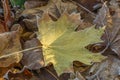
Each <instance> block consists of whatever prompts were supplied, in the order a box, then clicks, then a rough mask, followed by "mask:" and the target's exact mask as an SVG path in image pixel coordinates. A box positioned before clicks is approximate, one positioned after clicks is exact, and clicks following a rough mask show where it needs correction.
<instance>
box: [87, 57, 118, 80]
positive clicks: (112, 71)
mask: <svg viewBox="0 0 120 80" xmlns="http://www.w3.org/2000/svg"><path fill="white" fill-rule="evenodd" d="M119 63H120V60H119V59H118V58H116V57H113V56H111V57H109V58H107V59H105V60H103V61H102V62H101V63H96V64H94V65H93V66H92V67H91V69H90V71H89V73H90V74H91V75H87V76H86V79H87V80H99V79H103V80H115V78H116V77H118V76H119V75H120V74H119V73H120V65H119Z"/></svg>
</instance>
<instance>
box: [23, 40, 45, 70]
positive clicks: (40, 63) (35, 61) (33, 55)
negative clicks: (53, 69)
mask: <svg viewBox="0 0 120 80" xmlns="http://www.w3.org/2000/svg"><path fill="white" fill-rule="evenodd" d="M23 47H24V49H29V48H34V47H38V48H37V49H33V50H29V51H26V52H24V55H23V58H22V60H21V63H22V65H24V66H26V67H27V68H29V69H30V70H35V69H40V68H41V67H44V59H43V54H42V44H41V43H40V42H39V40H38V39H36V38H33V39H31V40H28V41H26V42H25V43H24V45H23Z"/></svg>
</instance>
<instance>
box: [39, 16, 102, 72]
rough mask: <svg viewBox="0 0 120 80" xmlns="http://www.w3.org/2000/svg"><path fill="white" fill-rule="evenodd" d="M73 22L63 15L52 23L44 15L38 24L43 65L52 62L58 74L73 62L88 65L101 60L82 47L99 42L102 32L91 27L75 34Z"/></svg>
mask: <svg viewBox="0 0 120 80" xmlns="http://www.w3.org/2000/svg"><path fill="white" fill-rule="evenodd" d="M73 20H74V19H73ZM73 20H72V18H71V16H69V15H68V14H63V15H62V16H61V18H60V19H58V21H56V22H54V21H52V20H51V19H50V18H49V17H48V16H47V15H45V16H44V17H43V19H41V21H40V22H39V25H40V26H39V39H40V41H41V42H42V44H43V52H44V53H43V54H44V59H45V63H46V64H47V63H49V62H52V63H53V64H54V66H55V69H56V70H57V72H58V73H61V72H63V71H64V70H65V69H67V68H69V67H70V65H71V64H72V62H73V61H74V60H79V61H81V62H83V63H85V64H90V62H91V61H99V60H100V59H101V58H102V56H100V55H94V54H92V53H90V52H89V51H88V50H86V49H85V48H84V47H85V46H86V45H88V44H89V43H94V42H98V41H100V36H101V34H102V32H103V31H102V30H96V29H94V26H93V27H90V28H87V29H85V30H81V31H79V32H75V31H74V29H75V27H76V26H77V25H76V23H75V22H74V21H73Z"/></svg>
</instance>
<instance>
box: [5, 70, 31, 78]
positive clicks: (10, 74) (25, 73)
mask: <svg viewBox="0 0 120 80" xmlns="http://www.w3.org/2000/svg"><path fill="white" fill-rule="evenodd" d="M32 76H33V74H32V73H31V72H30V71H29V70H28V69H26V68H25V69H24V70H23V71H20V72H17V73H14V72H12V71H8V72H7V74H5V76H4V78H5V79H6V80H30V79H31V78H32Z"/></svg>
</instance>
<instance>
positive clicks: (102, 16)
mask: <svg viewBox="0 0 120 80" xmlns="http://www.w3.org/2000/svg"><path fill="white" fill-rule="evenodd" d="M109 17H110V13H109V8H108V6H107V5H106V3H104V4H103V6H102V8H101V9H100V10H99V12H98V15H97V16H96V18H95V20H94V24H96V28H99V27H103V26H106V25H107V23H108V22H107V20H108V18H109ZM109 19H111V18H109Z"/></svg>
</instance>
